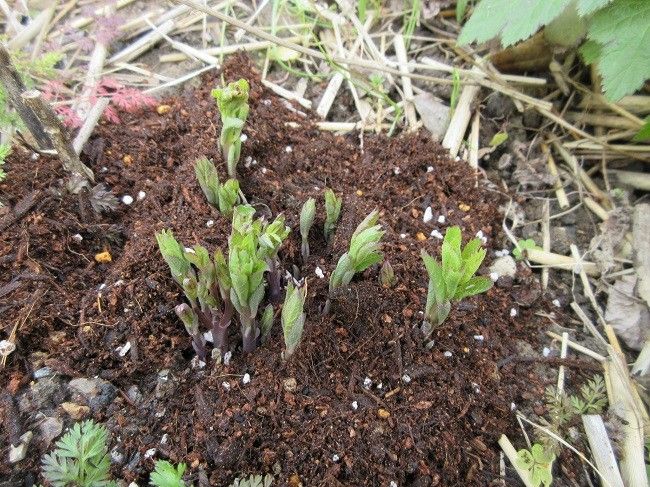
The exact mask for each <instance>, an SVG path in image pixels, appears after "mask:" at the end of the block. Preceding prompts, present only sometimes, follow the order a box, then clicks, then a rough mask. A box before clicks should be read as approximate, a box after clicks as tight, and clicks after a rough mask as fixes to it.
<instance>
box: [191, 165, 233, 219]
mask: <svg viewBox="0 0 650 487" xmlns="http://www.w3.org/2000/svg"><path fill="white" fill-rule="evenodd" d="M194 172H195V173H196V179H197V180H198V182H199V186H201V190H203V194H204V195H205V197H206V199H207V200H208V203H210V204H211V205H212V206H214V207H215V208H217V209H218V210H219V211H220V212H221V213H222V214H223V215H224V216H226V217H230V216H231V215H232V209H233V208H234V207H235V205H236V204H237V203H238V201H239V181H237V180H236V179H228V180H227V181H226V182H225V183H224V184H221V183H220V181H219V175H218V174H217V168H216V167H215V166H214V163H212V161H210V160H208V159H207V158H205V157H202V158H200V159H198V160H197V161H196V164H195V165H194Z"/></svg>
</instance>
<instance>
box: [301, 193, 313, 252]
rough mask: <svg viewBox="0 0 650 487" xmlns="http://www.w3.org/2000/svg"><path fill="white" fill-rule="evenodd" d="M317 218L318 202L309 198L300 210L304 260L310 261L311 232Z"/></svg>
mask: <svg viewBox="0 0 650 487" xmlns="http://www.w3.org/2000/svg"><path fill="white" fill-rule="evenodd" d="M315 216H316V200H315V199H314V198H309V199H308V200H307V201H305V204H304V205H302V210H300V236H301V237H302V245H301V247H300V251H301V253H302V260H303V261H306V260H307V259H309V230H310V229H311V227H312V225H313V224H314V217H315Z"/></svg>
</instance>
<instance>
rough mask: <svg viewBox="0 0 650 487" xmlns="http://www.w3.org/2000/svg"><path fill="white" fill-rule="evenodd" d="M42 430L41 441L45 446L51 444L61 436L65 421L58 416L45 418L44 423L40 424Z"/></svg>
mask: <svg viewBox="0 0 650 487" xmlns="http://www.w3.org/2000/svg"><path fill="white" fill-rule="evenodd" d="M38 428H39V429H40V431H41V441H42V442H43V443H44V444H45V446H49V444H50V443H52V440H54V438H56V437H57V436H59V435H60V434H61V432H62V431H63V421H61V420H60V419H59V418H57V417H49V418H45V420H43V422H42V423H40V424H39V425H38Z"/></svg>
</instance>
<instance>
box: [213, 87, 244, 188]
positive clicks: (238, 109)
mask: <svg viewBox="0 0 650 487" xmlns="http://www.w3.org/2000/svg"><path fill="white" fill-rule="evenodd" d="M249 89H250V86H249V84H248V81H246V80H245V79H240V80H239V81H235V82H233V83H229V84H228V86H226V87H225V88H216V89H214V90H212V97H213V98H214V99H215V100H216V102H217V107H218V108H219V113H220V114H221V124H222V127H221V136H220V138H219V143H220V144H221V150H222V152H223V157H224V159H225V160H226V165H227V168H228V177H230V178H233V179H236V178H237V163H238V162H239V154H240V153H241V142H242V141H241V133H242V129H243V128H244V124H245V123H246V119H247V118H248V111H249V109H248V91H249Z"/></svg>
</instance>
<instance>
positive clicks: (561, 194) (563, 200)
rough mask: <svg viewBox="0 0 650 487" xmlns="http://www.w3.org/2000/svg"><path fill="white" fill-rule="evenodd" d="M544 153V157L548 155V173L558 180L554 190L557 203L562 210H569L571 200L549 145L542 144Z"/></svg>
mask: <svg viewBox="0 0 650 487" xmlns="http://www.w3.org/2000/svg"><path fill="white" fill-rule="evenodd" d="M542 152H543V153H544V155H546V163H547V165H548V172H549V173H550V174H551V176H553V177H554V178H556V181H555V184H554V188H555V196H556V198H557V202H558V204H559V205H560V208H562V209H564V208H568V207H569V199H568V198H567V195H566V191H564V187H563V186H562V180H561V179H560V173H559V172H558V170H557V165H556V164H555V159H553V154H551V151H550V149H549V148H548V145H547V144H545V143H542Z"/></svg>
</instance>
